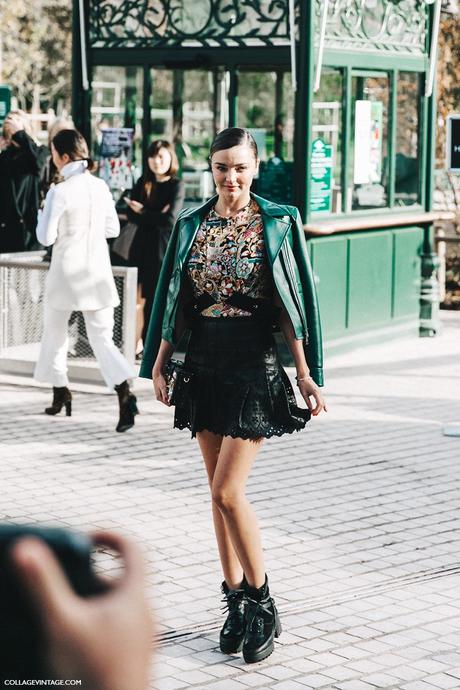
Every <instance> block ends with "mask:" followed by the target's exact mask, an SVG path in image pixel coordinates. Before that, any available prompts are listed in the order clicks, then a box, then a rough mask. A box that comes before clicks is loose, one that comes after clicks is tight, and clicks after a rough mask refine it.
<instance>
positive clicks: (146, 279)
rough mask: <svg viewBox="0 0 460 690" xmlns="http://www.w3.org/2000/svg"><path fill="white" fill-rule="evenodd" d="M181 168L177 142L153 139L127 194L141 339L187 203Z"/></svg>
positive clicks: (131, 256) (138, 336) (138, 335)
mask: <svg viewBox="0 0 460 690" xmlns="http://www.w3.org/2000/svg"><path fill="white" fill-rule="evenodd" d="M178 169H179V163H178V160H177V156H176V153H175V151H174V146H173V145H172V144H170V143H169V141H165V140H163V139H159V140H157V141H152V143H151V144H150V146H149V148H148V149H147V157H146V165H145V170H144V174H143V175H142V177H141V178H140V179H139V180H138V181H137V182H136V184H135V186H134V187H133V189H132V192H131V194H130V196H129V197H125V201H126V203H127V205H128V218H129V220H130V221H132V222H134V223H136V224H137V225H138V230H137V232H136V235H135V237H134V240H133V244H132V246H131V250H130V257H129V263H130V264H131V265H132V266H137V270H138V283H139V287H138V307H139V308H140V309H142V310H143V314H142V318H138V321H137V323H138V332H137V339H138V340H139V338H142V340H145V335H146V332H147V327H148V322H149V318H150V313H151V311H152V303H153V296H154V293H155V287H156V284H157V282H158V276H159V274H160V269H161V264H162V262H163V258H164V255H165V252H166V247H167V246H168V242H169V238H170V236H171V232H172V229H173V227H174V223H175V222H176V218H177V216H178V213H179V211H180V210H181V209H182V205H183V203H184V185H183V183H182V181H181V180H180V179H179V178H178V177H176V175H177V171H178Z"/></svg>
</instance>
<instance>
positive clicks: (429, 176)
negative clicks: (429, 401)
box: [420, 7, 440, 337]
mask: <svg viewBox="0 0 460 690" xmlns="http://www.w3.org/2000/svg"><path fill="white" fill-rule="evenodd" d="M432 22H433V7H431V8H430V27H431V24H432ZM426 112H427V122H426V141H427V148H426V168H425V210H426V211H431V209H432V206H433V188H434V167H435V161H436V118H437V103H436V80H435V83H434V87H433V93H432V95H431V96H430V97H429V98H428V104H427V109H426ZM421 258H422V276H421V288H420V335H421V336H422V337H427V336H428V337H430V336H433V335H436V333H438V332H439V330H440V318H439V302H440V296H439V283H438V278H437V269H438V266H439V259H438V256H437V254H436V253H435V252H434V230H433V226H432V225H429V226H426V227H425V229H424V237H423V252H422V257H421Z"/></svg>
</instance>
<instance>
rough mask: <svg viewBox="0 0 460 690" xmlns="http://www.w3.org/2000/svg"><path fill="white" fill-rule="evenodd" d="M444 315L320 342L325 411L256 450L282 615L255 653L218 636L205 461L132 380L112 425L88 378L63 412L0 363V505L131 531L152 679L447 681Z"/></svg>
mask: <svg viewBox="0 0 460 690" xmlns="http://www.w3.org/2000/svg"><path fill="white" fill-rule="evenodd" d="M444 319H445V321H446V325H445V330H444V333H443V335H442V336H440V337H438V338H436V339H419V340H412V341H406V342H399V343H386V344H382V345H379V346H373V347H369V348H366V349H362V350H359V351H358V350H357V351H355V352H354V353H353V354H348V355H342V356H340V357H334V358H331V359H330V361H329V362H328V366H327V381H328V385H327V394H328V403H329V406H330V411H329V412H328V414H327V415H323V417H322V418H321V419H318V420H314V421H313V422H311V423H310V424H309V425H308V429H307V430H306V431H305V432H302V433H300V434H295V435H292V436H285V437H283V438H281V439H272V440H270V441H269V442H267V443H266V444H265V447H264V448H263V449H262V452H261V454H260V456H259V458H258V460H257V462H256V465H255V468H254V470H253V473H252V476H251V479H250V482H249V487H248V493H249V496H250V499H251V500H252V502H253V504H254V506H255V508H256V510H257V513H258V517H259V520H260V524H261V527H262V534H263V540H264V546H265V552H266V560H267V569H268V572H269V574H270V581H271V585H272V591H273V593H274V594H275V596H276V600H277V603H278V606H279V610H280V613H281V616H282V621H283V625H284V632H283V634H282V636H281V637H280V640H279V643H277V645H276V649H275V653H274V654H273V655H272V656H271V657H269V658H268V659H267V660H265V661H264V662H261V663H259V664H255V665H250V666H247V665H245V664H244V662H243V661H242V659H241V657H239V656H235V657H226V656H223V655H222V654H221V653H220V652H219V650H218V630H219V626H220V615H219V614H220V612H219V605H220V602H219V597H220V594H219V585H220V581H221V574H220V570H219V565H218V558H217V551H216V548H215V544H214V536H213V531H212V524H211V518H210V507H209V498H208V488H207V483H206V478H205V473H204V469H203V467H202V462H201V460H200V456H199V452H198V448H197V445H196V442H192V441H190V439H189V435H188V434H187V433H186V432H180V431H173V430H172V429H171V411H170V410H168V409H166V408H164V407H162V406H160V405H159V404H158V403H156V402H155V401H154V400H153V399H152V396H151V394H150V384H149V383H148V382H139V383H138V396H139V406H140V408H141V412H142V414H141V415H140V416H139V417H138V421H137V423H136V427H135V429H134V430H133V431H131V432H128V433H126V434H123V435H121V434H116V433H114V431H113V429H114V426H115V423H116V398H115V397H114V396H111V395H107V394H106V393H104V392H102V391H101V389H96V388H94V387H93V388H92V389H88V388H85V387H82V386H79V387H77V386H76V387H75V389H76V391H77V392H76V393H75V397H74V416H72V418H70V419H68V418H65V417H63V416H61V417H57V418H49V417H46V416H45V415H43V414H42V410H43V408H44V407H45V404H46V403H48V400H49V397H50V395H49V392H48V390H45V389H43V388H39V387H32V386H29V385H24V384H22V385H18V379H9V378H7V377H5V376H3V377H2V378H1V379H0V407H1V412H0V444H1V456H2V516H1V517H2V519H3V520H7V521H20V522H30V521H32V522H36V523H50V522H52V523H55V524H60V525H67V526H71V527H75V528H83V529H86V528H94V527H101V528H107V527H110V528H116V529H120V530H122V531H123V532H125V533H126V534H130V535H132V536H134V537H135V538H136V539H137V540H139V541H140V542H141V543H142V544H143V545H144V547H145V553H146V558H147V560H148V567H149V583H150V584H151V599H152V602H153V604H154V607H155V610H156V615H157V618H158V622H159V624H158V632H159V634H160V643H159V648H158V651H157V654H156V659H155V669H154V673H153V674H152V689H154V690H176V689H177V690H179V689H180V688H210V689H212V690H244V689H245V688H253V687H254V688H264V689H270V690H275V689H276V690H305V688H335V689H336V690H375V688H398V690H429V689H435V688H460V603H459V594H460V532H459V529H458V528H459V527H460V490H459V477H460V438H453V437H448V436H444V435H443V433H442V431H443V426H444V425H445V424H446V423H449V422H455V421H456V420H457V421H459V423H460V395H459V388H460V357H459V349H460V348H459V337H460V316H459V315H456V314H447V315H445V316H444ZM89 391H91V392H89ZM95 391H96V392H95ZM116 566H117V564H116V562H114V561H113V560H112V558H110V557H109V555H108V554H107V555H106V556H105V558H103V562H102V567H103V568H105V569H107V570H111V569H115V568H116ZM127 690H128V689H127Z"/></svg>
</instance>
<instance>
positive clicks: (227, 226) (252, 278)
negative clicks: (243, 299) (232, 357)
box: [187, 199, 273, 317]
mask: <svg viewBox="0 0 460 690" xmlns="http://www.w3.org/2000/svg"><path fill="white" fill-rule="evenodd" d="M187 269H188V276H189V278H190V280H191V283H192V288H193V294H194V297H195V298H196V297H199V296H200V295H202V294H204V293H208V294H210V295H211V296H212V297H213V298H215V303H214V304H212V305H211V306H210V307H208V308H207V309H204V310H203V311H202V312H201V314H202V316H211V317H232V316H251V313H250V312H248V311H245V310H243V309H240V308H237V307H232V306H230V305H228V304H225V300H226V299H227V298H228V297H230V296H231V295H232V294H234V293H235V292H239V293H242V294H244V295H248V296H249V297H252V298H257V299H267V300H270V299H271V298H272V295H273V283H272V275H271V271H270V269H269V266H268V260H267V255H266V251H265V244H264V239H263V223H262V216H261V214H260V210H259V207H258V205H257V203H256V202H255V201H254V200H253V199H252V200H251V201H250V203H249V204H248V205H247V206H245V207H244V208H243V209H241V211H239V212H238V213H237V214H236V215H235V216H233V217H232V218H223V217H222V216H219V215H218V214H217V213H216V211H215V210H214V209H212V210H211V211H210V212H209V213H208V215H207V217H206V218H205V219H204V220H203V222H202V223H201V225H200V227H199V229H198V232H197V235H196V238H195V242H194V244H193V245H192V249H191V252H190V257H189V261H188V267H187Z"/></svg>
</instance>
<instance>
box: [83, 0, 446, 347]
mask: <svg viewBox="0 0 460 690" xmlns="http://www.w3.org/2000/svg"><path fill="white" fill-rule="evenodd" d="M437 1H438V0H437ZM435 12H436V4H435V5H433V4H428V3H427V2H426V1H425V0H373V1H372V2H369V1H368V0H308V2H307V0H296V1H295V2H293V1H290V0H278V1H277V2H269V1H268V0H263V1H260V0H161V1H160V0H156V1H155V2H153V0H149V1H147V2H145V0H131V1H130V2H123V1H122V0H74V43H73V67H74V70H73V72H74V83H73V111H74V118H75V121H76V123H77V125H78V126H79V127H80V129H81V130H82V131H83V132H84V133H85V134H86V136H87V137H88V138H89V139H92V140H93V142H95V140H96V138H97V130H98V127H99V126H103V125H104V124H105V126H107V124H108V125H117V126H133V127H135V128H136V132H137V139H138V141H139V144H138V150H137V155H138V162H139V164H140V161H141V158H142V152H145V149H146V147H147V145H148V143H149V141H150V140H151V139H153V138H157V137H162V138H171V139H173V140H174V141H175V144H176V148H177V150H178V153H179V155H180V158H181V161H182V169H183V174H184V175H187V174H189V175H190V176H193V175H195V176H196V177H197V179H198V178H199V176H200V175H204V174H205V170H206V147H207V145H208V143H209V141H210V140H211V139H212V136H213V134H214V132H215V131H217V130H219V129H220V128H222V127H224V126H234V125H239V126H243V127H249V128H250V129H251V130H252V131H253V132H254V135H255V136H256V139H257V141H258V143H259V146H260V149H261V158H262V165H261V173H260V176H259V179H258V180H257V190H256V191H258V192H259V193H261V194H262V195H264V196H268V197H271V198H273V199H274V200H275V201H280V202H288V203H294V204H295V205H296V206H298V207H299V209H300V211H301V214H302V217H303V220H304V222H305V229H306V233H307V238H308V242H309V248H310V253H311V259H312V263H313V268H314V271H315V274H316V276H317V282H318V292H319V297H320V303H321V311H322V317H323V322H324V331H325V339H326V346H327V348H329V349H330V350H333V349H338V348H340V349H346V348H348V347H355V346H356V345H358V344H360V343H364V342H367V341H372V340H382V338H389V337H395V336H402V335H407V334H418V333H420V334H421V335H433V334H435V333H436V331H437V329H438V322H437V305H438V298H437V288H436V280H435V269H436V257H435V255H434V253H433V237H432V224H433V220H434V219H435V215H434V214H433V213H431V204H432V187H433V181H432V180H433V175H432V171H433V167H434V129H435V116H436V103H435V94H434V91H430V88H429V81H430V53H431V61H432V59H433V55H434V53H433V51H432V47H433V41H434V40H436V38H435V37H433V36H434V35H433V33H432V28H433V24H434V22H435ZM427 85H428V86H427ZM86 87H87V88H86ZM110 94H112V95H113V94H115V95H114V97H113V99H112V100H110V98H111V96H110ZM117 94H118V95H117ZM109 96H110V97H109ZM117 98H118V99H119V100H118V101H117V100H116V99H117Z"/></svg>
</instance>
